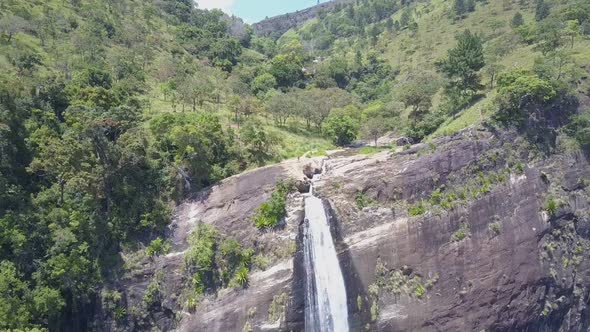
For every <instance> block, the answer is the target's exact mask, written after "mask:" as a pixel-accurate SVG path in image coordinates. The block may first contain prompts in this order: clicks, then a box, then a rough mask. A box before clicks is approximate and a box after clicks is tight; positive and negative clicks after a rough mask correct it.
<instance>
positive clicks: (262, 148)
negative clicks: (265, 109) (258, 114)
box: [240, 120, 279, 166]
mask: <svg viewBox="0 0 590 332" xmlns="http://www.w3.org/2000/svg"><path fill="white" fill-rule="evenodd" d="M240 140H241V141H242V143H244V148H245V150H244V152H245V156H246V159H247V160H248V161H249V162H250V163H253V164H255V165H258V166H262V165H264V164H265V163H266V162H267V161H269V160H271V159H272V158H273V148H274V146H275V145H276V144H277V143H278V142H279V139H278V137H277V136H276V135H274V134H273V133H270V132H268V131H267V130H266V129H265V128H264V127H263V126H262V125H261V124H260V123H259V122H257V121H254V120H249V121H247V122H246V124H245V125H244V127H242V129H241V130H240Z"/></svg>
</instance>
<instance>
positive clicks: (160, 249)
mask: <svg viewBox="0 0 590 332" xmlns="http://www.w3.org/2000/svg"><path fill="white" fill-rule="evenodd" d="M168 251H170V243H168V242H167V241H166V240H164V239H162V238H157V239H155V240H153V241H152V242H151V243H150V245H149V246H147V248H145V253H146V255H148V256H149V257H154V256H161V255H164V254H166V253H168Z"/></svg>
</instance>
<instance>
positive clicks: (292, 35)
mask: <svg viewBox="0 0 590 332" xmlns="http://www.w3.org/2000/svg"><path fill="white" fill-rule="evenodd" d="M589 38H590V3H588V1H585V0H567V1H566V0H513V1H511V0H503V1H489V2H486V1H481V0H479V1H475V0H452V1H451V0H448V1H447V0H432V1H410V0H356V1H353V2H351V3H347V4H342V5H339V6H337V8H336V9H335V10H333V11H329V12H323V13H321V14H320V15H319V17H318V18H316V19H314V20H311V21H309V22H307V23H306V24H305V25H303V26H301V27H299V28H296V29H292V30H290V31H288V32H287V33H285V34H284V35H283V36H281V37H280V38H278V39H273V38H266V37H258V36H256V35H255V34H254V33H253V30H252V29H251V28H250V27H249V26H248V25H246V24H244V23H243V22H242V21H241V20H240V19H238V18H236V17H230V16H228V15H226V14H224V13H222V12H221V11H217V10H211V11H208V10H201V9H198V5H196V4H194V3H193V2H192V1H191V0H147V1H139V0H119V1H112V0H31V1H20V0H3V1H2V2H0V330H45V329H48V330H55V331H57V330H72V331H81V330H90V329H93V326H94V322H93V313H94V310H95V307H96V306H98V305H99V304H100V303H104V297H105V292H104V291H103V289H104V288H105V285H108V284H109V283H110V282H112V281H114V280H117V279H118V278H120V277H121V275H122V274H123V273H124V272H125V269H126V265H125V264H124V262H123V260H122V257H121V253H122V252H129V251H131V252H133V251H140V252H146V253H147V255H148V256H156V255H161V254H164V253H165V251H166V247H167V244H166V243H165V240H163V239H164V237H165V232H166V227H167V225H168V223H169V222H170V218H171V211H172V210H173V208H174V206H175V204H177V203H178V202H181V201H182V200H183V199H185V198H187V197H189V196H190V195H191V194H194V193H196V192H198V191H199V190H201V189H203V188H205V187H208V186H210V185H212V184H215V183H217V182H218V181H220V180H222V179H225V178H227V177H229V176H232V175H235V174H238V173H240V172H242V171H244V170H247V169H251V168H254V167H258V166H262V165H266V164H269V163H273V162H278V161H280V160H282V159H286V158H293V157H298V156H301V155H304V154H308V155H321V154H324V153H325V151H326V150H327V149H331V148H334V147H335V146H345V145H349V144H351V143H353V142H354V141H356V140H358V139H364V140H367V141H376V139H377V138H378V137H380V136H382V135H384V134H385V133H388V132H393V133H394V134H395V135H397V136H405V137H407V138H408V140H409V141H413V142H418V141H423V140H424V141H427V140H429V139H430V138H432V137H435V136H440V135H447V134H452V133H454V132H457V131H459V130H460V129H462V128H464V127H467V126H469V125H473V124H480V123H484V124H486V125H489V126H495V127H498V128H500V127H524V126H526V125H530V123H531V121H532V120H531V119H535V114H536V113H535V112H536V111H538V110H539V109H545V108H547V107H550V108H552V109H554V110H555V111H556V112H559V110H560V109H562V106H561V105H570V104H571V103H572V100H574V102H575V103H579V104H582V105H586V111H585V112H582V113H580V114H575V115H573V116H572V117H571V119H569V120H568V124H567V125H566V126H565V127H564V128H563V129H562V130H561V132H560V135H562V136H563V137H562V138H563V139H562V141H563V142H565V143H564V144H565V145H567V148H569V149H585V148H587V147H588V146H590V102H588V97H587V95H588V93H589V89H590V81H589V79H588V75H589V74H588V70H589V68H590V67H589V66H590V39H589ZM563 107H565V106H563ZM375 148H376V149H377V147H375ZM382 148H384V149H386V148H387V147H382ZM285 190H287V189H285ZM284 195H285V193H284V192H283V191H281V190H278V193H277V197H279V198H280V197H282V196H284ZM278 200H279V201H280V199H278ZM269 209H272V207H269ZM278 209H279V210H281V209H284V207H280V206H279V208H278ZM280 212H281V211H279V212H278V213H279V214H280ZM273 213H274V212H273ZM271 214H272V213H271ZM263 221H264V220H263ZM262 223H263V224H264V223H265V222H262ZM199 232H201V233H202V234H205V235H206V236H205V235H204V236H203V238H204V239H205V240H203V239H200V240H195V241H196V242H199V241H201V242H202V241H205V242H204V243H201V242H199V243H197V244H195V245H196V246H197V247H198V246H201V247H198V248H203V247H202V246H205V247H207V246H213V244H214V243H216V242H215V241H217V242H222V238H221V236H220V235H219V234H217V233H216V231H215V230H213V229H201V230H199ZM207 239H208V240H207ZM207 242H210V245H207ZM216 246H217V245H216ZM219 246H220V247H222V248H225V249H224V250H226V252H227V253H228V254H227V255H225V256H228V255H229V254H230V253H237V254H235V255H234V256H235V257H234V260H237V261H238V263H232V264H233V265H231V264H230V265H231V268H227V269H226V270H223V269H222V268H221V267H223V266H224V264H226V263H227V262H226V261H224V260H222V261H220V262H218V263H217V264H216V265H218V266H220V269H221V270H222V271H221V272H220V274H224V273H225V275H224V276H223V277H222V278H221V279H220V280H222V281H212V280H211V281H209V283H210V284H216V285H215V287H213V286H211V287H213V288H218V287H231V286H232V285H233V286H236V285H237V286H243V285H244V284H245V282H244V280H247V274H248V272H249V267H247V268H246V266H250V265H251V263H250V261H251V258H252V255H253V254H254V253H253V252H250V251H249V250H246V249H244V250H243V249H242V248H240V246H239V244H237V243H235V241H233V242H232V241H231V240H227V241H223V242H222V243H219ZM208 258H209V259H215V258H214V257H213V256H211V257H208ZM203 259H204V258H203V257H202V256H201V254H200V252H199V250H196V251H195V252H194V255H192V256H190V257H189V260H193V261H195V262H197V263H195V264H197V265H199V266H200V267H202V266H204V265H203V264H202V263H199V262H201V261H202V260H203ZM206 259H207V257H205V260H206ZM224 262H225V263H224ZM211 264H212V263H211ZM199 271H201V272H198V273H197V272H195V275H196V276H197V275H198V277H199V279H198V281H195V292H197V293H202V292H205V291H207V289H206V288H207V287H209V286H207V285H206V283H205V281H204V280H205V279H207V278H212V277H211V274H207V273H203V272H202V269H201V270H199ZM206 272H207V271H206ZM209 272H211V271H209ZM203 283H205V284H203ZM211 287H209V288H211ZM111 295H112V294H111ZM101 296H102V297H101ZM101 301H102V302H101ZM195 301H198V298H197V299H196V300H195ZM115 302H116V301H115ZM115 309H116V308H115ZM115 309H113V310H114V314H115V315H119V316H125V315H128V314H131V313H126V312H124V311H122V310H119V311H117V310H115Z"/></svg>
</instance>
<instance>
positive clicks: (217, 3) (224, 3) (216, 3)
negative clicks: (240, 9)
mask: <svg viewBox="0 0 590 332" xmlns="http://www.w3.org/2000/svg"><path fill="white" fill-rule="evenodd" d="M196 2H197V3H198V4H199V8H201V9H213V8H218V9H221V10H223V11H224V12H226V13H228V14H230V13H231V6H233V4H234V2H235V0H196Z"/></svg>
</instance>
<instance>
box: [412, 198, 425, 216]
mask: <svg viewBox="0 0 590 332" xmlns="http://www.w3.org/2000/svg"><path fill="white" fill-rule="evenodd" d="M424 213H426V206H425V205H424V202H423V201H419V202H417V203H416V204H414V205H412V206H410V207H409V208H408V214H409V215H410V216H412V217H414V216H419V215H422V214H424Z"/></svg>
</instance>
